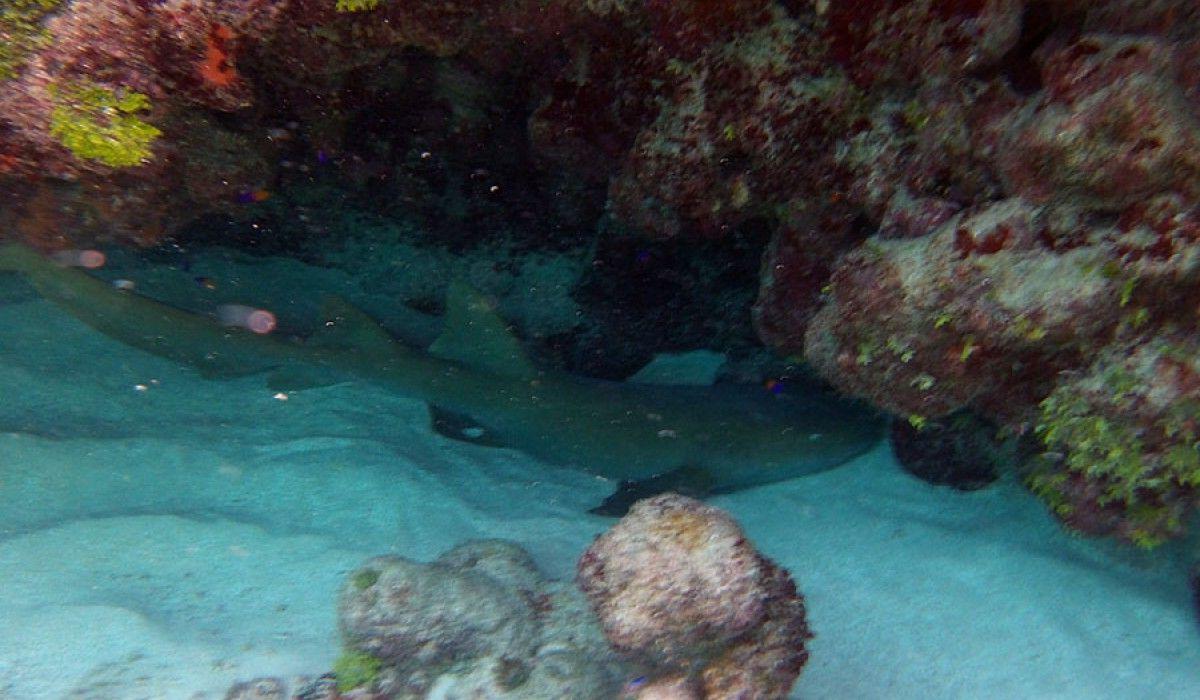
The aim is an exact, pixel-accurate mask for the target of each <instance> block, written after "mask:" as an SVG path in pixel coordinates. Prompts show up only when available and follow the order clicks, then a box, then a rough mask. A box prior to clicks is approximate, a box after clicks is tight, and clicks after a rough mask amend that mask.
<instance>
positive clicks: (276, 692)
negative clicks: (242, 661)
mask: <svg viewBox="0 0 1200 700" xmlns="http://www.w3.org/2000/svg"><path fill="white" fill-rule="evenodd" d="M287 697H288V694H287V685H286V684H285V683H284V682H283V681H282V680H280V679H278V678H255V679H253V680H249V681H243V682H240V683H235V684H234V685H233V687H232V688H230V689H229V692H227V693H225V700H286V698H287Z"/></svg>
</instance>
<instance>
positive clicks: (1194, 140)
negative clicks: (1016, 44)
mask: <svg viewBox="0 0 1200 700" xmlns="http://www.w3.org/2000/svg"><path fill="white" fill-rule="evenodd" d="M1182 58H1183V57H1182V56H1181V54H1180V52H1179V50H1177V49H1176V47H1174V46H1172V45H1171V44H1169V43H1166V42H1162V41H1159V40H1155V39H1152V38H1145V37H1110V36H1085V37H1083V38H1080V39H1078V40H1076V41H1074V42H1072V43H1070V44H1068V45H1066V46H1063V47H1061V48H1057V49H1054V50H1048V51H1046V55H1045V56H1044V58H1043V59H1042V61H1043V68H1042V80H1043V82H1044V84H1045V91H1044V94H1043V95H1042V96H1041V97H1040V98H1038V99H1035V100H1033V101H1031V103H1030V104H1029V105H1028V106H1026V107H1024V108H1023V109H1021V110H1020V111H1019V112H1018V113H1017V114H1016V115H1014V118H1013V122H1012V125H1011V127H1010V129H1009V132H1008V136H1007V138H1006V139H1005V140H1004V141H1003V143H1002V144H1001V146H1000V149H999V152H998V156H999V159H998V166H999V169H1000V172H1001V173H1002V174H1003V176H1004V179H1005V181H1006V183H1007V184H1008V188H1009V190H1010V191H1012V192H1014V193H1019V194H1022V195H1024V196H1026V197H1028V198H1030V199H1032V200H1035V201H1048V200H1050V199H1052V198H1056V197H1057V198H1070V199H1072V200H1074V201H1076V202H1077V203H1079V204H1081V205H1082V206H1086V207H1088V208H1092V209H1107V210H1119V209H1121V208H1122V207H1125V206H1128V205H1130V204H1133V203H1135V202H1137V201H1139V200H1141V199H1142V198H1144V197H1146V196H1148V195H1152V194H1157V193H1161V192H1176V193H1179V194H1181V195H1184V196H1185V197H1188V198H1190V199H1195V198H1196V196H1197V195H1200V117H1197V114H1196V110H1197V104H1198V103H1197V102H1195V101H1193V100H1192V99H1189V96H1188V94H1187V91H1186V90H1185V86H1184V84H1183V82H1182V79H1181V78H1182V76H1184V75H1186V74H1187V73H1188V72H1194V71H1195V68H1196V67H1197V64H1195V63H1194V62H1193V63H1192V65H1189V64H1188V62H1187V61H1185V60H1182Z"/></svg>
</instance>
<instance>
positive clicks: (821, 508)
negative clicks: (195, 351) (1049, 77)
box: [0, 256, 1200, 700]
mask: <svg viewBox="0 0 1200 700" xmlns="http://www.w3.org/2000/svg"><path fill="white" fill-rule="evenodd" d="M114 260H115V262H114V267H113V269H112V270H110V271H109V272H106V274H118V273H121V274H129V275H130V276H134V277H137V278H138V279H139V280H143V284H142V287H141V288H142V290H143V291H145V292H146V293H154V292H156V293H158V294H160V295H161V296H163V297H170V296H171V294H172V293H176V294H177V298H176V299H175V301H176V302H177V303H183V302H186V301H188V298H189V295H191V296H190V299H191V301H192V302H194V303H195V305H196V306H200V305H202V304H203V303H208V302H210V301H211V300H208V301H205V299H204V298H202V295H198V294H195V293H192V292H186V291H184V287H183V286H175V287H173V286H172V285H173V284H176V283H175V282H172V281H171V280H172V279H175V280H184V281H186V282H187V283H188V284H190V276H191V272H190V271H189V272H187V273H184V272H183V271H180V270H178V269H176V270H174V271H172V270H169V269H166V268H162V269H157V270H156V269H153V268H147V267H144V266H141V267H139V266H137V265H135V264H134V263H135V261H132V260H128V261H126V262H125V263H121V262H120V256H116V258H115V259H114ZM121 264H125V265H126V267H124V268H122V267H121ZM139 265H140V263H139ZM237 265H242V266H244V267H243V268H242V269H243V271H245V270H253V271H254V275H253V276H251V275H249V274H248V273H247V274H246V278H247V279H251V278H253V279H256V280H257V282H256V283H255V284H258V285H261V286H262V287H263V288H264V289H273V290H274V292H275V294H276V299H277V300H278V299H280V298H283V296H285V290H287V289H288V287H289V285H290V284H292V283H293V282H294V281H295V279H297V278H298V277H300V278H304V276H305V275H310V276H309V277H307V278H306V279H308V280H309V281H310V284H309V287H308V288H306V289H305V292H304V294H303V295H293V298H295V300H296V301H295V305H294V306H293V307H291V308H292V312H291V313H293V314H294V316H295V317H296V318H297V319H299V318H302V317H303V316H304V314H305V312H306V311H307V309H308V308H310V307H309V305H310V300H309V295H310V294H311V293H314V292H315V291H317V289H318V288H319V287H321V286H322V285H326V284H328V285H339V284H349V282H347V281H346V280H342V279H340V278H339V279H335V280H333V281H329V279H330V278H329V275H332V274H333V273H329V272H328V271H326V272H323V273H322V272H319V271H315V270H311V269H306V268H303V267H302V266H299V265H298V264H297V263H294V262H288V263H278V262H270V261H242V262H241V263H237ZM235 267H236V265H235ZM288 270H291V272H290V273H289V272H287V271H288ZM156 275H157V276H156ZM155 280H158V281H157V282H156V281H155ZM180 284H182V283H180ZM173 289H174V292H172V290H173ZM0 290H2V291H0V294H2V299H3V303H2V304H0V328H2V329H3V334H2V336H0V337H2V338H3V342H2V344H0V386H2V387H4V400H3V402H0V489H2V493H3V498H4V507H3V509H0V590H2V591H3V592H4V595H3V597H2V598H0V697H3V698H6V699H12V700H27V699H28V700H33V699H38V698H61V697H88V698H113V699H116V698H219V697H222V696H223V693H224V690H225V689H226V688H228V687H229V686H230V684H232V683H233V682H235V681H237V680H245V679H249V678H252V677H256V676H263V675H270V676H279V677H285V678H286V677H290V676H294V675H303V674H307V675H315V674H320V673H322V672H325V671H327V670H328V669H329V668H330V667H331V665H332V663H333V660H334V658H335V657H336V656H337V654H338V652H339V639H338V633H337V629H336V618H335V598H336V592H337V588H338V586H339V585H340V584H341V582H342V580H343V579H344V577H345V576H346V573H347V572H348V571H350V570H351V569H352V568H354V567H355V566H356V565H357V564H358V563H359V562H361V561H362V560H363V559H365V558H367V557H369V556H373V555H377V554H383V553H390V554H396V555H400V556H404V557H409V558H413V559H417V560H422V561H424V560H430V559H432V558H434V557H436V556H437V555H438V554H439V553H441V552H443V551H445V550H447V549H449V548H450V547H452V546H454V545H456V544H458V543H460V542H463V541H465V540H468V539H471V538H481V537H500V538H507V539H510V540H513V541H515V542H517V543H519V544H520V545H522V546H523V547H525V548H526V549H528V550H529V551H530V552H531V553H532V555H533V556H534V558H535V560H536V562H537V564H538V565H539V567H540V568H541V569H542V570H543V572H544V573H545V574H546V575H547V576H549V577H552V578H558V579H569V578H571V577H572V576H573V572H574V562H575V560H576V558H577V557H578V556H579V553H580V552H581V551H582V550H583V549H584V548H585V547H586V546H587V545H588V543H589V542H590V541H591V539H592V538H593V537H594V536H595V535H596V534H598V533H600V532H602V531H603V530H604V529H606V528H607V527H608V526H610V525H611V522H612V521H611V520H608V519H604V518H600V517H596V516H591V515H588V514H586V512H585V511H586V510H587V509H588V508H589V507H591V506H593V505H595V504H596V503H597V502H598V501H599V500H600V499H602V498H603V497H604V496H605V495H607V494H608V493H609V492H610V491H611V489H612V487H613V484H612V483H611V482H608V481H605V480H603V479H599V478H596V477H592V476H589V475H586V474H583V473H580V472H577V471H572V470H567V469H562V468H558V467H554V466H551V465H546V464H541V463H537V462H535V461H533V460H531V459H530V458H528V457H526V456H525V455H523V454H521V453H520V452H517V451H513V450H508V449H497V448H488V447H481V446H476V445H471V444H467V443H464V442H461V441H454V440H447V439H446V438H444V437H442V436H440V435H438V434H436V433H434V432H432V431H431V429H430V427H429V421H428V415H427V412H426V408H425V406H424V405H422V404H420V403H418V402H414V401H412V400H410V399H407V398H405V397H402V396H397V395H395V394H392V393H389V392H387V391H385V390H383V389H381V388H379V387H375V386H371V385H368V384H364V383H343V384H338V385H335V386H330V387H324V388H319V389H311V390H305V391H296V392H289V393H286V394H279V393H277V392H275V391H273V390H272V389H270V388H269V387H267V385H266V382H265V380H264V378H263V377H261V376H250V377H243V378H239V379H234V380H206V379H203V378H201V377H200V376H198V375H197V374H196V373H195V372H193V371H191V370H188V369H186V368H183V367H180V366H178V365H175V364H173V363H171V362H168V361H166V360H163V359H160V358H158V357H155V356H152V355H147V354H145V353H142V352H139V351H137V350H134V349H131V348H129V347H126V346H124V345H121V344H119V343H117V342H115V341H113V340H111V339H109V338H107V337H105V336H104V335H101V334H99V333H97V332H95V331H93V330H92V329H90V328H89V327H87V326H84V325H83V324H81V323H80V322H78V321H77V320H76V319H74V318H73V317H71V316H69V315H66V314H65V313H63V312H62V311H60V310H59V309H58V308H56V307H55V306H53V305H51V304H49V303H48V302H46V301H43V300H41V299H39V298H38V297H36V296H35V295H33V294H32V293H31V292H30V291H29V290H28V289H26V288H25V287H24V286H23V285H22V283H21V282H20V281H18V280H16V279H15V278H14V277H12V276H7V275H6V276H4V279H3V280H2V281H0ZM343 291H346V290H345V289H343ZM349 292H350V293H351V295H353V293H354V290H353V289H352V288H351V289H349ZM287 293H290V292H287ZM280 308H285V307H282V306H281V307H280ZM394 325H395V326H396V327H400V326H403V325H404V324H403V322H401V321H396V322H395V324H394ZM712 502H713V503H715V504H717V505H719V506H720V507H722V508H725V509H728V510H729V511H730V512H731V513H732V514H733V515H734V516H735V517H736V518H737V519H738V520H739V521H740V522H741V523H742V524H743V525H744V527H745V529H746V532H747V534H748V535H749V537H750V539H751V540H752V541H753V542H755V543H756V545H757V546H758V547H759V548H760V549H761V550H762V551H763V552H764V553H765V554H766V555H768V556H769V557H771V558H773V559H775V560H776V561H778V562H779V563H780V564H781V565H783V566H784V567H785V568H787V569H788V570H790V571H791V572H792V574H793V575H794V577H795V578H796V581H797V583H798V585H799V587H800V589H801V591H802V592H803V593H804V594H805V595H806V596H807V599H808V606H809V619H810V623H811V626H812V628H813V630H814V631H815V633H816V638H815V639H814V640H813V641H812V642H811V647H810V648H811V652H812V657H811V661H810V663H809V665H808V666H807V667H806V669H805V671H804V673H803V674H802V676H801V678H800V681H799V682H798V684H797V685H796V688H795V690H794V696H795V697H797V698H849V697H854V698H893V699H894V698H930V697H935V698H948V697H954V698H977V697H1004V698H1033V697H1055V698H1114V699H1117V698H1141V697H1157V698H1185V697H1193V696H1194V691H1195V689H1196V688H1200V639H1198V633H1197V625H1196V621H1195V619H1194V616H1193V612H1192V609H1191V603H1190V600H1189V593H1188V591H1187V589H1186V583H1185V581H1186V578H1185V576H1184V573H1183V567H1182V564H1181V563H1179V562H1178V561H1177V559H1180V558H1181V557H1179V556H1178V555H1179V554H1180V550H1179V549H1177V548H1174V547H1171V546H1169V547H1167V548H1165V549H1163V550H1160V551H1158V552H1156V553H1155V554H1154V555H1153V556H1150V555H1143V554H1141V553H1138V552H1134V551H1130V550H1127V549H1118V548H1115V547H1112V546H1110V545H1108V544H1105V543H1097V542H1093V541H1087V540H1083V539H1079V538H1075V537H1072V536H1070V535H1068V534H1066V533H1065V532H1064V531H1063V530H1062V529H1061V528H1060V527H1059V526H1058V525H1057V524H1056V523H1055V522H1054V521H1053V520H1052V519H1051V518H1050V517H1049V515H1047V513H1046V512H1045V509H1044V508H1043V507H1042V506H1041V505H1040V504H1039V503H1037V502H1036V501H1035V500H1034V499H1032V498H1030V497H1029V496H1028V494H1027V493H1026V492H1025V490H1024V489H1023V488H1021V487H1020V486H1019V485H1017V484H1016V483H1014V482H1013V481H1011V480H1010V479H1002V480H1001V481H1000V482H999V483H998V484H997V485H995V486H993V487H991V488H989V489H985V490H983V491H977V492H972V493H959V492H954V491H950V490H947V489H942V488H937V487H933V486H930V485H928V484H926V483H923V482H921V481H918V480H916V479H914V478H912V477H910V476H908V475H906V474H905V473H904V472H903V471H901V470H900V469H899V468H898V466H897V465H896V463H895V461H894V459H893V458H892V456H891V454H890V452H889V448H888V447H887V445H886V443H882V442H881V443H880V444H879V445H878V446H877V447H876V448H875V449H874V450H872V451H871V452H869V453H868V454H866V455H864V456H863V457H861V458H859V459H856V460H854V461H852V462H851V463H849V464H847V465H845V466H843V467H841V468H838V469H834V470H831V471H828V472H825V473H822V474H819V475H816V476H812V477H807V478H803V479H796V480H792V481H787V482H782V483H778V484H774V485H770V486H767V487H762V488H758V489H753V490H747V491H742V492H738V493H735V494H731V495H728V496H722V497H717V498H714V499H713V501H712Z"/></svg>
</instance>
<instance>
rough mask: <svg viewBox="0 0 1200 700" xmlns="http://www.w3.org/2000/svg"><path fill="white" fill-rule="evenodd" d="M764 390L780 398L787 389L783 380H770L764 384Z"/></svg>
mask: <svg viewBox="0 0 1200 700" xmlns="http://www.w3.org/2000/svg"><path fill="white" fill-rule="evenodd" d="M763 388H764V389H766V390H767V391H769V392H771V393H772V394H775V395H776V396H778V395H780V394H782V393H783V390H784V388H785V387H784V383H783V380H782V379H768V380H767V381H765V382H763Z"/></svg>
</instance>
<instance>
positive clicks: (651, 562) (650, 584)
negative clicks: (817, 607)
mask: <svg viewBox="0 0 1200 700" xmlns="http://www.w3.org/2000/svg"><path fill="white" fill-rule="evenodd" d="M577 579H578V583H579V586H580V588H582V589H583V591H584V593H585V594H586V595H587V597H588V600H589V601H590V602H591V605H592V609H593V610H594V611H595V612H596V615H597V616H598V617H599V618H600V624H601V625H602V627H603V629H604V633H605V635H606V636H607V637H608V639H609V641H610V642H611V643H612V644H613V646H614V647H616V648H617V649H619V650H621V651H622V652H623V653H625V654H627V655H628V656H630V657H640V658H644V659H647V660H648V661H649V662H650V663H651V664H652V665H653V666H654V667H655V671H654V672H653V673H652V674H651V676H652V677H651V678H650V680H649V681H648V682H647V683H646V685H645V686H644V687H643V688H641V689H639V690H640V691H642V692H644V693H645V695H644V696H643V697H672V695H671V694H670V693H668V692H667V690H666V688H678V689H680V690H679V691H678V692H684V691H683V689H684V688H688V687H693V686H694V687H695V688H696V689H698V690H697V692H699V693H700V695H698V696H697V697H705V698H773V697H783V696H784V695H786V693H787V691H788V689H789V688H790V687H791V685H792V683H793V682H794V681H795V679H796V677H797V676H798V675H799V673H800V670H801V668H802V667H803V666H804V663H805V662H806V661H807V659H808V652H807V650H806V649H805V641H806V640H807V639H809V638H810V637H811V635H810V633H809V631H808V627H807V624H806V622H805V609H804V599H803V597H802V596H801V595H800V594H799V593H798V592H797V591H796V587H795V584H794V583H793V581H792V579H791V577H790V576H789V575H788V573H787V572H786V571H784V570H783V569H781V568H779V567H778V566H776V565H775V564H773V563H772V562H770V561H769V560H767V559H766V558H765V557H763V556H762V555H761V554H760V553H759V552H758V551H757V550H755V549H754V547H753V546H752V545H751V544H750V543H749V542H748V541H747V540H746V537H745V534H744V533H743V532H742V530H741V528H740V527H739V526H738V525H737V523H736V522H734V520H733V519H732V518H731V517H730V516H729V515H728V514H726V513H725V512H723V511H721V510H720V509H718V508H715V507H713V506H708V505H705V504H704V503H701V502H700V501H697V500H695V499H691V498H687V497H685V496H679V495H676V494H666V495H663V496H658V497H655V498H651V499H647V500H644V501H640V502H638V503H637V504H635V505H634V506H633V508H632V509H630V511H629V514H628V515H627V516H625V518H623V519H622V520H621V521H620V522H619V523H617V525H615V526H614V527H613V528H612V529H610V530H609V531H608V532H606V533H604V534H603V535H601V536H600V537H598V538H597V539H596V541H595V542H594V543H593V544H592V545H591V546H590V547H589V548H588V549H587V551H586V552H585V553H584V555H583V556H582V557H581V558H580V560H579V564H578V571H577ZM674 696H675V697H688V696H687V695H686V694H684V695H674Z"/></svg>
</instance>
